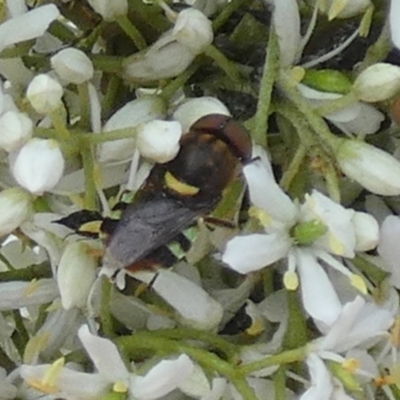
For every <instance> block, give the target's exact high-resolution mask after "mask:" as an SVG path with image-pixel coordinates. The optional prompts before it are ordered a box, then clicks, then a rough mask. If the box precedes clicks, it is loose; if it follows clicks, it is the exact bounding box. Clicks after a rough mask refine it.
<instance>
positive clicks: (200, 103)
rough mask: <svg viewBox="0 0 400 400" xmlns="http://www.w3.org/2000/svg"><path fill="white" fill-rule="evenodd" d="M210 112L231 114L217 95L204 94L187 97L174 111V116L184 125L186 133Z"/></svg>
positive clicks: (183, 129)
mask: <svg viewBox="0 0 400 400" xmlns="http://www.w3.org/2000/svg"><path fill="white" fill-rule="evenodd" d="M210 114H222V115H227V116H231V114H230V112H229V110H228V109H227V108H226V106H225V104H223V103H222V102H221V101H219V100H218V99H217V98H216V97H210V96H204V97H197V98H194V99H186V100H185V101H184V102H183V103H182V104H180V105H179V106H178V107H177V109H176V110H175V111H174V114H173V116H172V118H173V119H174V120H176V121H179V123H180V124H181V126H182V131H183V132H184V133H187V132H189V128H190V127H191V126H192V125H193V124H194V123H195V122H196V121H198V120H199V119H200V118H201V117H204V116H206V115H210Z"/></svg>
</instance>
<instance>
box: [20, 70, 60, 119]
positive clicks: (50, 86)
mask: <svg viewBox="0 0 400 400" xmlns="http://www.w3.org/2000/svg"><path fill="white" fill-rule="evenodd" d="M62 96H63V88H62V87H61V85H60V84H59V83H58V82H57V81H56V80H55V79H53V78H51V77H50V76H49V75H46V74H40V75H36V76H35V77H34V78H33V79H32V81H31V83H30V84H29V86H28V89H27V91H26V97H27V98H28V100H29V102H30V103H31V105H32V107H33V108H34V109H35V110H36V111H37V112H38V113H39V114H49V113H51V112H52V111H54V110H56V109H57V108H58V107H59V106H60V105H61V97H62Z"/></svg>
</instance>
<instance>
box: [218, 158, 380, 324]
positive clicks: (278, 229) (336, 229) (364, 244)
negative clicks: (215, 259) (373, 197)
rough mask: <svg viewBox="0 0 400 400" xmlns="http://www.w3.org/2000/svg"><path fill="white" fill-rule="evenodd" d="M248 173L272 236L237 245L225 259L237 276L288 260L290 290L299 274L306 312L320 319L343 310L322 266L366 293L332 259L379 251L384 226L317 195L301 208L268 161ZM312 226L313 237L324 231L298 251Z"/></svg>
mask: <svg viewBox="0 0 400 400" xmlns="http://www.w3.org/2000/svg"><path fill="white" fill-rule="evenodd" d="M244 173H245V176H246V180H247V184H248V187H249V193H250V199H251V201H252V203H253V204H254V206H256V207H258V208H259V211H258V213H257V216H258V218H259V220H260V222H261V223H262V224H263V225H264V229H265V232H266V233H264V234H260V233H258V234H251V235H246V236H237V237H235V238H233V239H231V240H230V241H229V242H228V244H227V246H226V249H225V252H224V253H223V256H222V260H223V261H224V262H225V263H226V264H228V265H229V266H230V267H231V268H233V269H234V270H235V271H237V272H240V273H249V272H252V271H256V270H258V269H260V268H263V267H266V266H268V265H271V264H272V263H274V262H276V261H278V260H280V259H284V258H287V262H288V271H287V272H286V274H285V277H284V281H285V284H286V286H287V287H288V288H292V289H295V288H296V287H297V285H298V281H297V278H296V274H295V271H296V270H297V272H298V274H299V276H300V281H301V293H302V298H303V304H304V307H305V308H306V310H307V312H308V313H309V314H310V315H311V316H312V317H313V318H316V319H319V314H320V312H321V304H322V303H324V304H325V305H327V304H329V306H327V308H328V309H330V310H334V309H335V308H337V307H338V305H339V299H338V295H337V293H336V290H335V288H334V287H333V285H332V283H331V282H330V280H329V278H328V276H327V274H326V272H325V271H324V270H323V268H322V266H321V264H320V260H322V261H323V262H324V263H325V264H327V265H329V266H330V267H332V268H333V269H335V270H337V271H339V272H340V273H342V274H343V275H344V276H347V277H348V279H349V280H350V283H351V285H353V286H355V287H357V288H358V289H359V290H361V291H365V285H364V283H363V282H362V280H361V279H359V278H358V277H356V276H354V275H353V274H352V273H351V272H350V271H349V270H348V269H347V268H346V267H345V266H344V265H343V264H341V263H340V262H339V261H338V260H336V259H335V258H334V257H332V255H336V256H342V257H349V258H352V257H354V255H355V251H356V250H358V248H363V249H366V248H368V250H371V249H373V248H374V247H375V246H376V245H377V243H378V224H377V222H376V221H375V220H374V218H373V217H372V216H369V215H364V214H363V215H362V216H359V215H357V213H356V212H355V211H353V210H349V209H346V208H344V207H343V206H341V205H339V204H337V203H335V202H334V201H332V200H331V199H329V198H328V197H326V196H325V195H323V194H322V193H319V192H318V191H316V190H314V191H313V192H312V194H311V195H307V196H306V200H305V202H304V203H303V204H302V205H301V206H297V205H295V204H294V203H292V201H291V200H290V198H289V197H288V196H287V195H286V194H285V193H283V191H282V190H281V189H280V188H279V186H278V185H277V184H276V182H275V181H274V179H273V175H272V173H271V167H270V165H269V163H268V160H267V158H266V157H262V158H261V160H260V161H255V162H253V163H251V164H250V165H248V166H246V167H245V168H244ZM364 217H365V219H364ZM360 219H361V220H360ZM309 223H311V225H308V228H307V229H311V232H312V229H313V226H317V227H321V228H323V229H324V230H323V231H320V233H318V234H317V236H316V237H315V238H314V239H312V240H311V243H309V244H308V245H307V246H306V245H304V244H303V245H302V246H297V243H296V241H297V240H301V238H297V237H296V236H294V237H293V236H292V235H293V232H295V231H296V227H301V226H302V224H305V225H303V226H306V227H307V224H309ZM306 234H307V233H306ZM317 282H318V283H317ZM349 286H350V285H349Z"/></svg>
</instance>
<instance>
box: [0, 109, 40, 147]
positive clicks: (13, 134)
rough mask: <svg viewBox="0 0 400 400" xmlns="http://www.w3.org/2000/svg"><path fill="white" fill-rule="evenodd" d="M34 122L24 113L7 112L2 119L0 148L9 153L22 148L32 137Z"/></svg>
mask: <svg viewBox="0 0 400 400" xmlns="http://www.w3.org/2000/svg"><path fill="white" fill-rule="evenodd" d="M32 128H33V123H32V120H31V119H30V118H29V117H28V116H27V115H26V114H24V113H21V112H16V111H7V112H5V113H4V114H3V115H2V116H1V117H0V148H2V149H4V150H6V151H7V152H10V151H14V150H16V149H17V148H18V147H20V146H22V145H23V144H24V143H25V142H26V141H27V140H28V139H30V137H31V136H32Z"/></svg>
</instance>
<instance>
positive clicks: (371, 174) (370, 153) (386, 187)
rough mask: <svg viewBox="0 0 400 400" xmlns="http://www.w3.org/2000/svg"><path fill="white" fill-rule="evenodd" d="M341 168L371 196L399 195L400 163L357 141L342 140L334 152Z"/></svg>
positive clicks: (383, 152)
mask: <svg viewBox="0 0 400 400" xmlns="http://www.w3.org/2000/svg"><path fill="white" fill-rule="evenodd" d="M336 160H337V163H338V165H339V167H340V169H341V170H342V171H343V173H345V174H346V175H347V176H348V177H349V178H350V179H353V180H355V181H356V182H358V183H359V184H360V185H361V186H363V187H365V188H366V189H367V190H369V191H370V192H372V193H376V194H380V195H383V196H397V195H399V194H400V162H399V161H397V160H396V159H395V158H394V157H392V156H391V155H390V154H388V153H386V152H385V151H383V150H380V149H378V148H376V147H374V146H371V145H369V144H367V143H364V142H361V141H357V140H343V141H342V143H341V144H339V146H338V148H337V152H336Z"/></svg>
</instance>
